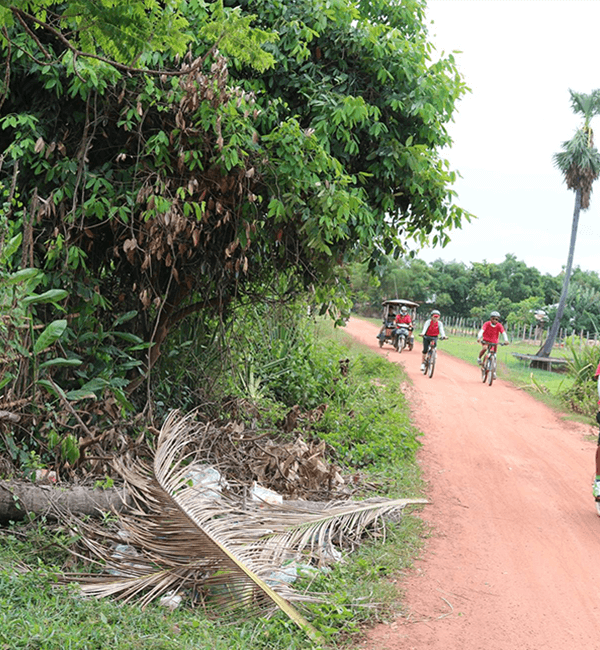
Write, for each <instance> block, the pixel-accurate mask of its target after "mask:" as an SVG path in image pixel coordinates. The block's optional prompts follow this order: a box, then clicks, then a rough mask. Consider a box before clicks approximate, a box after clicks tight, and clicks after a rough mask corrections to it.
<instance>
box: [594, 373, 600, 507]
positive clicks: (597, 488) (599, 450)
mask: <svg viewBox="0 0 600 650" xmlns="http://www.w3.org/2000/svg"><path fill="white" fill-rule="evenodd" d="M598 376H600V363H599V364H598V367H597V368H596V374H595V375H594V379H595V380H596V381H597V382H598V412H597V413H596V422H597V423H598V424H600V381H598ZM592 494H593V495H594V499H596V501H598V502H600V435H599V436H598V446H597V447H596V478H595V480H594V487H593V488H592ZM598 514H600V509H599V510H598Z"/></svg>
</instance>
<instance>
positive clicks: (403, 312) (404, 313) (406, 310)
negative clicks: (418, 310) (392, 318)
mask: <svg viewBox="0 0 600 650" xmlns="http://www.w3.org/2000/svg"><path fill="white" fill-rule="evenodd" d="M400 313H401V314H402V315H403V316H406V314H408V309H407V308H406V307H404V306H402V307H400Z"/></svg>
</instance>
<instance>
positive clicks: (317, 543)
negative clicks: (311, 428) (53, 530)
mask: <svg viewBox="0 0 600 650" xmlns="http://www.w3.org/2000/svg"><path fill="white" fill-rule="evenodd" d="M200 426H201V425H199V424H198V423H197V422H195V421H194V418H193V415H192V414H190V415H188V416H185V417H184V416H181V415H180V414H178V413H177V412H173V413H171V414H170V415H169V416H168V418H167V420H166V421H165V423H164V425H163V427H162V429H161V432H160V435H159V438H158V441H157V448H156V452H155V456H154V462H153V465H152V467H150V466H147V465H141V464H140V465H138V466H136V467H130V466H126V465H125V464H123V463H120V464H119V465H118V467H117V469H118V470H119V472H120V474H121V476H122V477H123V479H124V480H125V482H126V484H127V487H128V491H129V492H130V494H131V498H132V503H133V505H132V507H131V508H130V509H129V510H128V511H127V512H126V513H125V514H123V513H120V514H119V515H118V519H119V526H120V531H119V533H118V534H117V533H113V532H108V531H106V529H100V528H98V527H97V526H92V525H91V524H89V523H86V522H78V524H77V527H78V529H79V532H80V535H81V537H82V540H83V542H84V543H85V544H86V546H87V548H88V549H89V551H90V552H91V553H92V554H93V556H94V557H95V558H97V561H98V562H99V563H100V564H102V565H104V566H105V567H106V569H107V572H105V573H102V574H86V575H82V574H71V575H69V576H66V578H67V579H70V580H73V581H77V582H79V583H80V584H81V589H82V591H83V593H85V594H88V595H91V596H96V597H105V596H110V597H115V598H120V599H124V600H132V599H134V598H136V599H139V600H140V602H141V604H142V605H143V606H144V605H146V604H147V603H149V602H151V601H152V600H154V599H156V598H159V597H161V596H163V595H165V594H167V593H169V592H174V593H179V592H185V593H186V594H191V595H192V596H191V597H192V600H193V602H194V603H195V604H198V605H201V606H203V607H204V608H205V609H207V610H217V611H219V612H226V611H233V612H236V611H239V610H243V611H244V613H245V614H251V613H253V612H257V611H266V610H274V609H275V608H279V609H281V610H282V611H284V612H285V613H286V614H287V615H288V616H289V617H290V618H291V619H292V620H294V621H295V622H296V623H297V624H298V625H299V626H300V627H301V628H302V629H304V630H305V631H306V632H307V634H308V635H309V636H310V637H311V638H313V639H316V638H317V637H318V632H317V631H316V630H315V629H314V628H313V627H312V626H311V625H310V623H309V622H308V621H307V620H306V619H304V617H303V616H302V615H301V614H300V613H299V612H298V611H297V610H296V609H295V608H294V607H293V606H292V605H291V604H290V603H291V602H293V601H310V600H313V601H314V600H315V598H316V597H315V596H314V595H311V594H309V593H305V592H303V593H299V592H298V591H296V590H294V589H293V588H292V587H291V586H290V585H289V584H287V583H286V582H285V581H283V580H280V579H278V578H277V576H278V575H280V574H281V569H282V567H283V566H284V565H285V564H286V563H289V562H291V561H295V562H302V563H303V564H313V565H317V566H322V565H324V564H326V563H328V562H331V560H332V557H334V556H335V555H336V554H335V553H334V552H333V551H334V550H336V549H338V550H337V554H338V555H339V549H342V548H353V547H354V546H355V545H357V544H358V543H359V541H360V538H361V536H362V535H363V534H364V533H365V531H366V530H367V529H368V530H370V531H373V532H374V533H376V534H385V525H384V517H385V518H388V517H390V516H392V515H394V516H396V515H398V514H399V513H401V512H402V510H403V509H404V508H405V507H406V505H408V504H416V503H427V502H426V500H424V499H398V500H377V501H376V502H334V503H329V504H326V505H324V506H323V507H321V506H320V505H316V504H314V503H308V502H293V503H290V502H284V503H283V504H282V505H271V504H268V503H259V502H255V501H252V500H248V499H245V498H244V497H243V496H232V495H226V494H220V495H215V494H214V493H213V492H211V491H209V490H206V489H203V488H202V486H198V485H194V484H193V482H192V481H191V480H190V477H191V476H193V475H194V473H195V472H199V471H200V470H201V469H202V466H203V465H202V460H203V459H199V458H197V450H195V448H194V444H193V440H194V437H195V435H196V433H197V430H198V428H199V427H200ZM217 496H218V498H216V497H217ZM96 540H99V541H96Z"/></svg>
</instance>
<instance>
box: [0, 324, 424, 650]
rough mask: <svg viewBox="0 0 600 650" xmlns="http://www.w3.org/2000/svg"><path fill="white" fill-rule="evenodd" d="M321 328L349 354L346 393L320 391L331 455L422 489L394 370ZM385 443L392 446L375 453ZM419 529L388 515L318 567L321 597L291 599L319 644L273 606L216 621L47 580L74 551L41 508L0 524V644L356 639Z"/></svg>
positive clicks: (380, 610) (304, 646)
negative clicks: (20, 520) (381, 527)
mask: <svg viewBox="0 0 600 650" xmlns="http://www.w3.org/2000/svg"><path fill="white" fill-rule="evenodd" d="M326 336H328V337H333V338H334V339H337V340H338V341H341V342H342V343H343V345H344V354H345V355H346V356H347V357H348V358H349V359H350V373H349V377H348V382H349V384H348V387H347V391H346V393H347V395H348V397H347V398H346V399H345V401H343V403H342V402H340V403H335V400H334V399H333V398H330V403H331V405H330V407H329V409H328V410H327V417H328V418H329V422H330V429H329V432H326V431H324V432H323V436H324V437H327V436H329V444H330V445H331V446H332V449H334V450H335V453H336V454H337V455H338V457H339V462H340V463H343V462H344V461H346V462H348V464H351V463H356V465H357V467H352V466H349V467H347V471H346V475H347V476H349V473H350V470H352V471H353V472H354V474H353V476H354V477H356V479H357V480H358V485H360V486H362V489H361V492H360V494H361V495H362V496H367V495H369V494H370V495H378V496H389V497H395V496H403V497H418V496H422V495H423V492H424V486H423V483H422V479H421V475H420V470H419V467H418V465H417V463H416V457H415V456H416V449H417V448H418V445H419V443H418V435H419V433H418V431H416V429H414V427H413V426H412V424H411V423H410V416H409V412H410V408H409V404H408V402H407V400H406V398H405V397H404V395H403V394H402V392H401V391H400V389H399V387H400V385H401V383H402V382H404V381H406V379H407V377H406V374H405V373H404V370H403V368H402V367H401V366H400V365H398V364H390V363H388V362H387V361H386V360H385V359H383V358H382V357H380V356H379V355H376V354H372V353H371V352H369V351H368V350H366V348H363V347H362V346H359V345H357V344H355V343H354V342H352V341H348V340H346V341H345V342H344V339H343V337H341V336H340V334H339V332H337V333H336V332H334V333H331V332H329V333H327V334H326ZM365 423H371V425H370V426H366V424H365ZM384 434H385V435H384ZM384 439H385V444H382V440H384ZM390 447H392V448H394V450H395V455H394V457H393V459H392V458H388V459H387V461H386V453H385V449H388V451H389V449H390ZM387 456H388V457H389V453H388V454H387ZM422 539H423V524H422V521H421V519H420V518H418V517H416V516H414V515H412V514H411V513H409V512H408V511H407V512H406V513H405V515H404V516H403V517H402V518H401V519H400V520H399V521H398V522H394V523H390V524H389V526H388V529H387V531H386V536H385V539H384V538H382V537H380V536H374V537H372V538H368V539H365V540H364V543H363V544H362V545H361V546H360V547H359V548H358V549H356V550H355V551H354V552H352V553H349V552H348V553H345V561H344V562H343V563H338V564H336V565H334V566H333V568H332V570H331V571H330V572H327V573H324V572H323V573H321V574H320V575H319V576H318V578H317V579H316V580H315V582H314V583H313V584H311V591H318V592H321V593H322V594H323V595H324V598H323V602H322V603H318V604H311V605H306V606H303V607H299V608H300V609H301V611H302V612H303V613H304V615H305V616H306V617H307V618H308V620H309V621H310V622H311V623H312V624H313V625H314V626H315V627H316V628H317V629H318V630H319V631H320V632H321V633H322V634H323V635H324V639H325V641H324V642H323V645H315V644H314V643H312V642H311V641H310V640H309V639H308V638H307V637H306V636H305V634H304V633H303V632H302V631H301V630H300V629H299V628H297V627H296V626H295V625H294V624H293V623H292V622H290V620H289V619H288V618H287V617H286V616H284V615H282V614H279V613H278V614H276V615H275V616H274V617H273V618H270V619H264V618H261V619H251V620H247V621H237V622H236V624H235V625H227V624H225V623H224V622H223V621H219V620H214V619H210V618H207V617H206V616H205V615H204V614H203V613H202V612H201V611H199V610H193V609H188V608H186V607H185V606H181V607H179V608H178V609H176V610H175V611H170V610H168V609H165V608H163V607H161V606H159V605H151V606H148V607H147V608H146V609H145V610H143V611H142V610H141V609H140V608H139V607H138V606H136V605H135V603H130V604H117V603H115V602H111V601H110V600H91V599H84V598H81V596H80V595H79V593H78V591H77V589H76V588H72V587H71V588H66V587H63V586H58V585H57V583H56V576H57V574H60V573H61V572H62V571H64V570H68V571H72V570H73V566H71V565H70V564H69V562H73V558H72V557H70V556H69V555H68V554H67V553H66V552H65V551H64V550H63V548H64V546H65V545H66V544H68V543H69V541H70V536H69V534H68V531H67V530H65V529H62V528H60V527H57V526H56V525H51V524H50V522H48V521H46V520H45V519H43V518H40V519H37V520H34V521H32V522H28V523H25V524H20V525H16V524H13V525H10V526H7V527H5V528H0V650H7V649H8V648H10V649H11V650H13V649H24V650H33V649H43V650H104V649H105V648H112V649H113V650H125V649H127V650H132V649H133V650H137V649H143V650H171V649H173V650H175V648H177V650H192V649H194V650H205V649H206V650H209V649H210V650H230V649H231V648H235V649H236V650H251V649H252V650H263V649H264V650H266V649H267V648H268V649H270V650H279V649H281V650H296V649H297V650H300V649H301V650H309V649H312V648H314V649H316V648H355V647H357V643H358V642H357V639H358V638H359V635H360V630H361V627H364V626H369V625H373V624H374V623H376V622H378V621H382V620H387V619H390V618H391V617H392V616H393V615H394V614H395V613H396V612H397V611H398V609H399V607H401V604H400V602H399V592H398V590H397V589H396V587H395V585H394V584H393V582H392V581H391V580H390V578H391V576H393V575H395V574H397V573H398V572H400V571H402V570H403V569H405V568H407V567H409V566H411V565H412V563H413V561H414V558H415V557H416V556H417V555H418V553H419V550H420V548H421V544H422Z"/></svg>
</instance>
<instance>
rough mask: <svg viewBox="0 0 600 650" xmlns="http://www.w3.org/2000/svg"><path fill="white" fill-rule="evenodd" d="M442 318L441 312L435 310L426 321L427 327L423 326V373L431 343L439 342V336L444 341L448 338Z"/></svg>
mask: <svg viewBox="0 0 600 650" xmlns="http://www.w3.org/2000/svg"><path fill="white" fill-rule="evenodd" d="M440 316H441V314H440V312H439V311H438V310H437V309H434V310H433V311H432V312H431V314H430V316H429V319H428V320H426V321H425V325H423V331H422V332H421V336H422V337H423V357H422V359H421V372H423V370H425V357H426V356H427V352H428V351H429V345H430V343H431V341H437V338H438V336H440V337H441V338H443V339H445V338H447V337H446V332H445V331H444V324H443V323H442V321H441V320H440Z"/></svg>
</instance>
